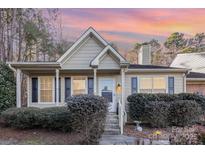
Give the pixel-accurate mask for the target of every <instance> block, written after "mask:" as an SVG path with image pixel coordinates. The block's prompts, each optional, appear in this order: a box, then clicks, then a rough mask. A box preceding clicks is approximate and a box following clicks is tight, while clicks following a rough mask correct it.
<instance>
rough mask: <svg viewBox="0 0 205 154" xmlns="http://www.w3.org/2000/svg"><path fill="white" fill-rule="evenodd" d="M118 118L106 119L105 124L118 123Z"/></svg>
mask: <svg viewBox="0 0 205 154" xmlns="http://www.w3.org/2000/svg"><path fill="white" fill-rule="evenodd" d="M118 123H119V120H118V119H106V122H105V124H118Z"/></svg>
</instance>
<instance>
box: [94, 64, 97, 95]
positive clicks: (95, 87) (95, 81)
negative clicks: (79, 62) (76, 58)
mask: <svg viewBox="0 0 205 154" xmlns="http://www.w3.org/2000/svg"><path fill="white" fill-rule="evenodd" d="M94 95H97V68H94Z"/></svg>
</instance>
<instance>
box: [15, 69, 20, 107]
mask: <svg viewBox="0 0 205 154" xmlns="http://www.w3.org/2000/svg"><path fill="white" fill-rule="evenodd" d="M16 107H17V108H20V107H21V70H20V69H17V70H16Z"/></svg>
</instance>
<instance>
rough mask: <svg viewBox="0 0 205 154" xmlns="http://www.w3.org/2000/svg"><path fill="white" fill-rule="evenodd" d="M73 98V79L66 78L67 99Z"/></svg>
mask: <svg viewBox="0 0 205 154" xmlns="http://www.w3.org/2000/svg"><path fill="white" fill-rule="evenodd" d="M70 96H71V79H70V77H66V78H65V99H66V98H68V97H70Z"/></svg>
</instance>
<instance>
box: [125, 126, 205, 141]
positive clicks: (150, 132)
mask: <svg viewBox="0 0 205 154" xmlns="http://www.w3.org/2000/svg"><path fill="white" fill-rule="evenodd" d="M194 127H196V128H197V129H198V132H200V133H205V126H202V125H194ZM142 128H143V130H142V132H139V131H136V130H135V126H134V125H126V126H125V128H124V133H125V134H126V135H128V136H134V137H138V138H147V139H158V140H169V136H170V135H171V131H172V129H171V128H149V127H142ZM156 131H159V132H160V133H161V134H160V135H156Z"/></svg>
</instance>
